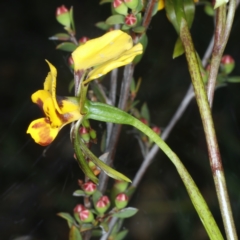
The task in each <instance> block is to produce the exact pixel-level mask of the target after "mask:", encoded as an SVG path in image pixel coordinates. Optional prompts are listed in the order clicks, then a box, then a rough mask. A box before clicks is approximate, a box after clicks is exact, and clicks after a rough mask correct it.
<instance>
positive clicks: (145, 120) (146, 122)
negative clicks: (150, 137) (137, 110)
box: [140, 118, 148, 125]
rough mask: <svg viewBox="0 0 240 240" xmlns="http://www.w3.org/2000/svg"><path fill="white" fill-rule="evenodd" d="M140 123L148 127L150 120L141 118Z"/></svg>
mask: <svg viewBox="0 0 240 240" xmlns="http://www.w3.org/2000/svg"><path fill="white" fill-rule="evenodd" d="M140 121H141V122H142V123H144V124H146V125H148V120H147V119H145V118H141V119H140Z"/></svg>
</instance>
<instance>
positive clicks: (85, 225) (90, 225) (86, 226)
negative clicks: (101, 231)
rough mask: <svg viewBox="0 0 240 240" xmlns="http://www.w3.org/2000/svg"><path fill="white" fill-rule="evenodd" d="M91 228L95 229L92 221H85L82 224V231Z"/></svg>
mask: <svg viewBox="0 0 240 240" xmlns="http://www.w3.org/2000/svg"><path fill="white" fill-rule="evenodd" d="M91 229H93V225H92V224H91V223H84V224H82V225H81V228H80V231H81V232H85V231H88V230H91Z"/></svg>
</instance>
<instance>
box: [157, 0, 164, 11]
mask: <svg viewBox="0 0 240 240" xmlns="http://www.w3.org/2000/svg"><path fill="white" fill-rule="evenodd" d="M164 7H165V3H164V0H159V2H158V11H160V10H162V9H163V8H164Z"/></svg>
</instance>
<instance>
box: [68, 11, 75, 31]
mask: <svg viewBox="0 0 240 240" xmlns="http://www.w3.org/2000/svg"><path fill="white" fill-rule="evenodd" d="M69 14H70V22H71V26H72V29H73V32H74V33H75V23H74V18H73V7H71V8H70V11H69Z"/></svg>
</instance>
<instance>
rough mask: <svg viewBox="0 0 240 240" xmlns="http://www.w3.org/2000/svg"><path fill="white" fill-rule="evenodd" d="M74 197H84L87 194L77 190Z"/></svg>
mask: <svg viewBox="0 0 240 240" xmlns="http://www.w3.org/2000/svg"><path fill="white" fill-rule="evenodd" d="M73 196H74V197H84V196H86V194H85V192H84V191H82V190H76V191H75V192H74V193H73Z"/></svg>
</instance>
